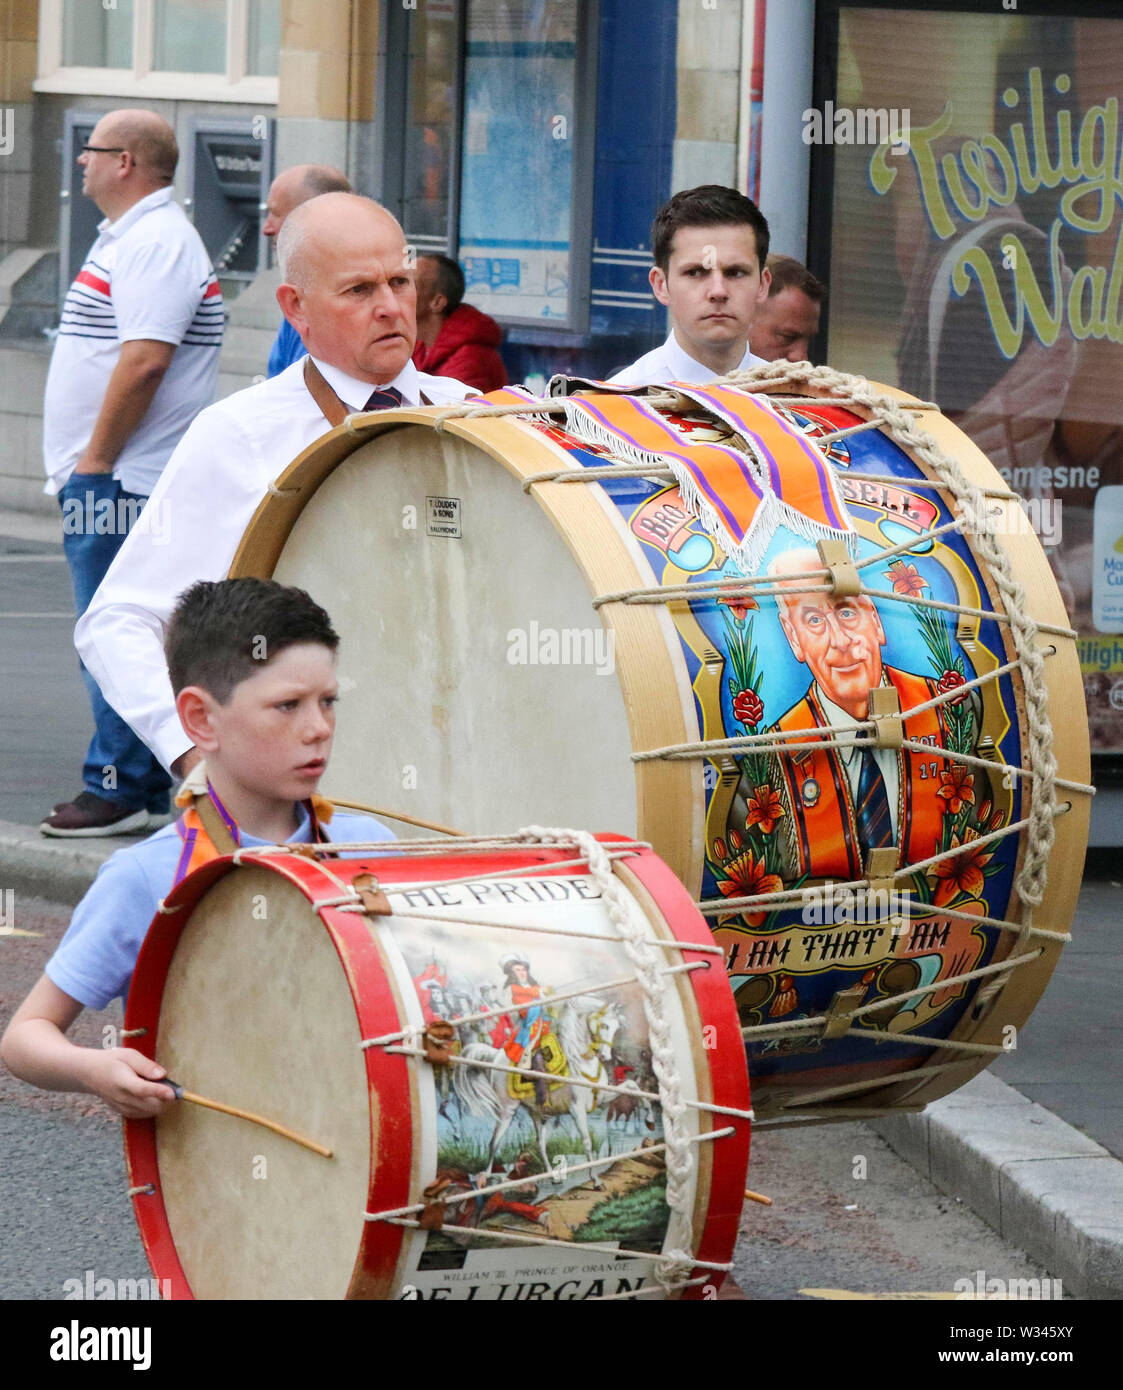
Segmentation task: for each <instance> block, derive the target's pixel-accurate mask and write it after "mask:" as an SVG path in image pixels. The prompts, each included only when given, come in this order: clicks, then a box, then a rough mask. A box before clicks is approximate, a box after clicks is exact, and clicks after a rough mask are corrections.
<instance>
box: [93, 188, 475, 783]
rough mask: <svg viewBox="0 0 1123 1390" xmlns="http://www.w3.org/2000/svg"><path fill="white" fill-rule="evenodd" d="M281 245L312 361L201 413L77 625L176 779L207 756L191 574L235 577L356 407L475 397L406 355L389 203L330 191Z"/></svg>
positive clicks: (399, 265) (402, 247)
mask: <svg viewBox="0 0 1123 1390" xmlns="http://www.w3.org/2000/svg"><path fill="white" fill-rule="evenodd" d="M277 249H278V254H279V256H280V261H281V272H282V275H283V277H284V283H283V284H282V285H281V286H280V287H279V289H278V290H277V302H278V303H279V304H280V306H281V309H282V311H283V313H284V315H285V317H286V318H287V319H288V321H289V322H290V323H291V324H292V325H293V327H294V328H295V329H296V331H297V332H298V333H299V334H300V337H301V340H302V341H303V343H304V345H305V347H306V348H307V349H308V357H307V358H304V359H302V360H301V361H299V362H295V363H293V365H292V366H291V367H288V368H286V369H285V371H283V372H281V373H280V375H278V376H275V377H272V378H270V379H269V380H268V381H264V382H261V383H260V384H258V385H256V386H251V387H249V388H248V389H247V390H245V391H238V392H236V393H235V394H234V395H232V396H229V397H227V399H226V400H223V401H219V402H218V403H217V404H216V405H213V406H211V407H210V408H209V409H208V410H204V411H203V412H202V413H201V414H200V415H199V416H198V417H197V419H196V420H195V422H194V424H193V425H192V426H191V428H190V429H189V430H188V431H187V433H186V435H184V437H183V440H182V442H181V443H180V445H179V447H178V448H177V449H176V450H175V452H174V453H173V454H172V457H171V460H170V461H169V463H168V466H167V467H166V468H165V470H164V473H163V475H162V477H161V478H160V481H159V483H158V484H157V486H156V488H155V490H154V491H153V493H152V498H151V501H150V502H149V505H148V507H147V508H146V510H145V513H144V514H143V517H142V524H141V526H140V527H139V529H137V530H134V531H133V533H132V534H131V535H130V536H129V538H128V540H127V541H126V542H125V544H124V545H123V546H122V548H121V550H120V552H119V554H118V555H117V558H116V559H115V560H114V562H113V564H112V566H111V567H110V569H109V572H108V574H107V575H106V576H105V579H104V581H103V582H102V584H101V586H100V587H99V588H98V590H97V592H96V593H95V595H94V597H93V601H92V602H91V604H90V606H89V608H88V609H87V610H86V613H85V614H84V616H83V617H82V619H81V621H80V622H79V624H78V627H77V629H76V630H75V644H76V646H77V648H78V651H79V653H80V655H81V657H82V660H83V661H84V662H85V663H86V665H87V666H88V667H89V669H90V670H91V671H92V672H93V673H94V676H95V678H96V679H97V680H98V682H99V683H100V684H101V687H102V689H103V691H104V692H105V695H106V698H107V699H108V700H109V702H110V703H111V704H112V705H113V706H114V708H115V709H116V710H117V711H118V712H119V713H120V714H121V716H122V718H124V719H125V720H127V722H128V723H129V724H130V725H131V726H132V727H133V728H134V729H135V730H136V732H137V734H139V735H140V737H141V738H142V739H143V740H144V741H145V743H147V744H148V746H149V748H151V749H152V751H153V752H154V753H155V754H156V756H157V757H158V758H159V759H160V761H161V762H162V763H163V764H164V766H165V767H167V768H168V769H169V770H170V771H172V772H173V773H174V774H175V775H176V776H180V777H182V776H186V774H187V773H188V772H189V771H190V769H191V768H192V767H193V766H194V764H195V763H196V762H197V761H198V754H197V753H196V751H195V749H194V748H192V747H191V746H189V744H188V740H187V738H186V736H185V735H184V733H183V730H182V728H181V726H180V723H179V719H178V717H177V716H176V712H175V703H174V700H173V698H172V690H171V685H170V683H169V681H168V674H167V668H166V665H165V662H164V647H163V640H164V628H165V625H166V623H167V620H168V617H169V615H170V613H171V610H172V608H173V607H174V605H175V601H176V597H177V596H178V595H179V594H180V593H181V592H182V591H183V589H185V588H186V587H187V586H188V585H189V584H191V583H193V582H194V581H195V580H199V579H222V578H224V577H225V575H226V573H227V571H228V569H229V567H230V562H231V561H232V560H233V558H234V553H235V551H236V550H237V547H238V543H239V541H240V540H241V538H242V533H243V532H244V531H245V529H246V526H247V525H248V523H249V521H250V519H251V518H252V516H253V514H254V512H255V511H256V509H257V507H258V504H259V503H260V502H261V500H262V498H263V497H264V496H265V495H266V493H267V491H268V489H269V485H270V483H272V482H273V481H274V479H276V478H277V477H278V476H279V475H280V474H281V473H282V472H283V471H284V469H285V468H286V467H287V466H288V465H289V464H290V463H291V462H292V460H293V459H294V458H296V456H297V455H298V454H299V453H300V452H301V451H302V450H303V449H305V448H307V446H308V445H309V444H311V443H312V442H313V440H315V439H317V438H318V437H319V436H320V435H321V434H323V433H324V432H325V431H326V430H327V429H328V428H329V427H330V425H331V424H334V423H338V422H339V421H340V420H341V419H342V418H343V417H344V416H345V415H347V414H349V413H351V412H353V411H361V410H366V409H379V408H385V407H388V406H391V405H396V404H398V403H399V402H400V403H402V404H405V405H450V404H455V403H456V402H458V401H462V400H464V399H465V397H467V396H470V395H474V394H476V393H475V392H474V390H473V388H472V387H470V386H465V385H464V384H463V383H462V382H459V381H456V380H454V379H453V378H451V377H433V376H427V375H425V374H424V373H423V372H419V371H418V370H417V368H416V367H415V366H414V365H413V363H412V362H411V361H410V354H411V353H412V351H413V347H414V341H415V339H416V336H417V328H416V315H415V305H416V295H415V292H414V282H413V271H412V269H411V267H410V264H409V257H408V255H407V250H406V243H405V235H404V233H403V232H402V229H401V227H400V226H399V225H398V223H397V222H396V221H395V219H394V218H393V217H392V216H391V215H390V214H389V213H388V212H387V211H386V209H385V208H383V207H380V206H379V205H378V204H377V203H375V202H372V201H371V200H370V199H369V198H361V197H358V196H357V195H355V194H353V193H325V194H322V195H321V196H320V197H318V198H312V199H311V200H309V201H308V202H306V203H304V204H302V205H301V206H300V207H298V208H296V209H295V210H294V211H292V212H291V213H290V214H289V215H288V217H287V218H286V220H285V224H284V226H283V227H282V229H281V233H280V235H279V237H278V248H277ZM309 363H310V364H311V366H308V364H309ZM313 393H315V394H313ZM144 518H147V524H144Z"/></svg>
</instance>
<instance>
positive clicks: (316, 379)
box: [304, 357, 432, 429]
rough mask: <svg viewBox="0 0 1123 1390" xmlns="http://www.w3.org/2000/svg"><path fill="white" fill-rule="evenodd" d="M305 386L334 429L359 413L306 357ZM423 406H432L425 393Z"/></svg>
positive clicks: (423, 394) (422, 397)
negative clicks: (344, 401)
mask: <svg viewBox="0 0 1123 1390" xmlns="http://www.w3.org/2000/svg"><path fill="white" fill-rule="evenodd" d="M304 384H305V386H307V387H308V394H309V395H310V396H311V397H312V399H313V400H314V401H315V402H316V404H317V405H318V406H319V407H320V414H321V415H322V416H323V417H324V419H325V420H326V421H327V422H328V424H329V425H331V427H332V428H333V429H334V428H335V427H336V426H337V425H342V424H343V422H344V420H346V419H347V417H348V415H354V414H356V413H357V412H356V411H354V410H350V409H349V408H348V407H347V406H346V405H344V403H343V402H342V401H341V400H340V398H339V396H338V395H337V394H336V392H335V391H334V390H333V389H332V387H331V386H330V385H329V384H328V382H327V381H326V380H325V378H324V374H323V372H321V371H320V369H319V367H317V366H316V364H315V362H313V361H312V359H311V357H306V358H305V359H304ZM372 389H373V388H372ZM421 404H422V405H431V404H432V402H431V401H429V400H427V399H426V397H425V393H424V391H423V392H422V393H421Z"/></svg>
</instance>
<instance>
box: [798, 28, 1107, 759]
mask: <svg viewBox="0 0 1123 1390" xmlns="http://www.w3.org/2000/svg"><path fill="white" fill-rule="evenodd" d="M1075 8H1080V7H1079V6H1076V7H1075ZM1121 73H1123V18H1119V19H1104V18H1080V17H1076V16H1071V15H1066V16H1061V15H1056V16H1041V15H1032V16H1031V15H1019V14H1017V13H1016V12H1014V11H1012V10H1007V9H1004V8H1002V7H999V6H997V5H996V6H994V8H993V11H992V12H988V13H979V12H977V11H976V12H974V13H947V12H942V13H937V12H933V11H922V10H917V9H914V8H912V7H907V8H906V7H904V6H901V7H899V8H872V7H867V8H862V7H851V6H848V5H843V6H842V7H841V12H840V14H839V29H838V61H837V72H836V73H835V74H834V79H835V83H834V89H835V96H834V97H833V99H832V101H830V102H820V103H819V104H818V106H817V108H816V110H815V112H813V113H807V116H806V117H805V120H806V121H807V122H808V125H809V129H807V130H805V132H804V138H805V139H808V140H809V143H810V142H815V143H819V142H821V143H823V144H825V145H826V144H829V145H831V147H832V153H833V164H834V182H833V196H832V205H831V224H830V233H829V241H830V267H831V270H830V287H829V291H830V293H829V301H828V304H829V333H830V362H831V364H832V365H833V366H836V367H839V368H841V369H844V370H852V371H857V372H861V373H863V374H864V375H867V376H869V377H872V378H874V379H875V380H880V381H883V382H886V383H889V384H892V385H897V386H900V387H902V388H903V389H904V390H907V391H910V392H912V393H914V394H915V395H918V396H920V397H923V398H926V399H933V400H936V401H937V402H938V403H939V404H940V406H941V407H942V408H943V410H944V411H945V412H946V413H947V414H949V415H950V416H952V417H953V418H955V419H956V420H957V422H958V423H959V425H960V427H961V428H962V429H964V430H965V431H966V432H967V433H968V434H969V435H970V436H971V437H972V438H973V439H974V440H975V442H976V443H978V444H979V446H980V447H981V448H982V449H983V451H984V452H985V453H986V454H987V455H988V457H989V458H990V459H991V461H992V462H993V463H994V464H995V466H996V467H997V468H998V470H999V472H1000V473H1001V474H1002V476H1003V478H1005V479H1006V480H1007V481H1008V482H1009V483H1010V484H1011V485H1012V486H1013V487H1014V488H1016V490H1017V491H1018V492H1020V493H1021V494H1023V496H1024V497H1025V498H1026V499H1027V511H1028V514H1029V517H1030V520H1031V521H1032V522H1033V524H1034V527H1035V529H1036V530H1037V533H1038V535H1039V536H1040V538H1041V540H1042V542H1043V543H1044V544H1045V546H1046V550H1047V552H1048V554H1049V556H1050V560H1051V563H1052V565H1053V569H1054V572H1055V574H1056V576H1057V580H1058V582H1059V584H1060V588H1061V592H1062V594H1063V596H1064V599H1065V602H1066V604H1067V606H1068V609H1069V613H1070V615H1071V618H1072V621H1073V625H1074V626H1075V627H1076V628H1077V629H1078V631H1079V633H1080V643H1079V649H1080V655H1081V664H1082V669H1083V673H1084V687H1085V694H1086V697H1087V701H1088V710H1089V717H1090V722H1091V728H1092V747H1093V750H1094V751H1097V752H1108V751H1110V752H1121V751H1123V395H1121V393H1120V390H1119V382H1120V381H1121V380H1123V215H1121V208H1123V182H1121V177H1123V175H1121V170H1123V128H1121V126H1120V113H1119V88H1120V74H1121ZM816 121H817V122H818V124H817V125H816Z"/></svg>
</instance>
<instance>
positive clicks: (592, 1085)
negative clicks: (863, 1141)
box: [383, 985, 753, 1157]
mask: <svg viewBox="0 0 1123 1390" xmlns="http://www.w3.org/2000/svg"><path fill="white" fill-rule="evenodd" d="M595 988H598V989H600V988H603V986H600V985H598V986H595ZM550 998H551V999H555V998H557V996H556V995H551V996H550ZM441 1022H447V1023H451V1024H452V1025H453V1027H456V1026H457V1022H458V1020H457V1019H455V1018H450V1019H442V1020H441ZM408 1031H409V1032H416V1029H410V1030H408ZM383 1050H384V1051H386V1052H389V1053H393V1054H394V1055H396V1056H402V1057H427V1056H428V1053H427V1052H426V1051H425V1049H424V1048H421V1047H404V1046H403V1047H395V1046H393V1045H390V1046H387V1047H385V1048H384V1049H383ZM449 1064H451V1065H453V1066H458V1067H479V1068H481V1069H483V1070H484V1071H498V1072H504V1073H506V1074H507V1075H508V1076H529V1077H530V1078H531V1079H532V1080H533V1079H534V1078H536V1077H537V1078H539V1079H541V1080H542V1081H552V1082H554V1083H555V1084H564V1085H566V1086H583V1087H584V1088H585V1089H586V1090H589V1091H604V1092H605V1094H606V1095H618V1096H636V1097H638V1098H639V1099H640V1100H653V1101H655V1102H656V1103H657V1104H659V1103H661V1102H660V1098H659V1093H658V1092H657V1091H641V1090H639V1088H638V1087H636V1086H635V1085H631V1086H623V1085H616V1084H615V1083H613V1082H609V1081H594V1080H590V1079H589V1078H587V1077H583V1076H574V1075H573V1074H572V1073H566V1074H565V1075H562V1074H561V1073H560V1072H552V1071H536V1070H535V1069H534V1068H533V1067H511V1066H504V1065H503V1063H502V1062H485V1061H483V1060H482V1058H479V1057H463V1056H460V1055H459V1054H458V1053H452V1054H451V1055H450V1056H449V1061H448V1063H447V1064H444V1063H442V1064H441V1065H449ZM683 1104H684V1105H687V1106H689V1107H690V1109H692V1110H704V1111H706V1113H707V1114H711V1115H729V1116H730V1117H731V1118H732V1119H735V1120H751V1119H752V1118H753V1112H752V1111H751V1110H739V1109H737V1107H736V1106H732V1105H714V1104H712V1103H711V1102H710V1101H706V1100H685V1101H684V1102H683ZM617 1157H619V1155H617Z"/></svg>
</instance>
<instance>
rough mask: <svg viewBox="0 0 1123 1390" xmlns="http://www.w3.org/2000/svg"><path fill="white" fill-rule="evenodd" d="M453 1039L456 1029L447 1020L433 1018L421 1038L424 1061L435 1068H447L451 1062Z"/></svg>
mask: <svg viewBox="0 0 1123 1390" xmlns="http://www.w3.org/2000/svg"><path fill="white" fill-rule="evenodd" d="M455 1038H456V1029H455V1028H454V1027H453V1026H452V1024H451V1023H449V1021H448V1019H447V1018H435V1019H434V1020H433V1021H432V1023H430V1024H429V1025H428V1026H427V1027H426V1029H425V1032H424V1033H423V1034H422V1036H421V1045H422V1047H423V1048H424V1049H425V1060H426V1061H427V1062H432V1064H433V1065H434V1066H435V1067H441V1066H448V1064H449V1062H451V1061H452V1044H453V1042H454V1041H455Z"/></svg>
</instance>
